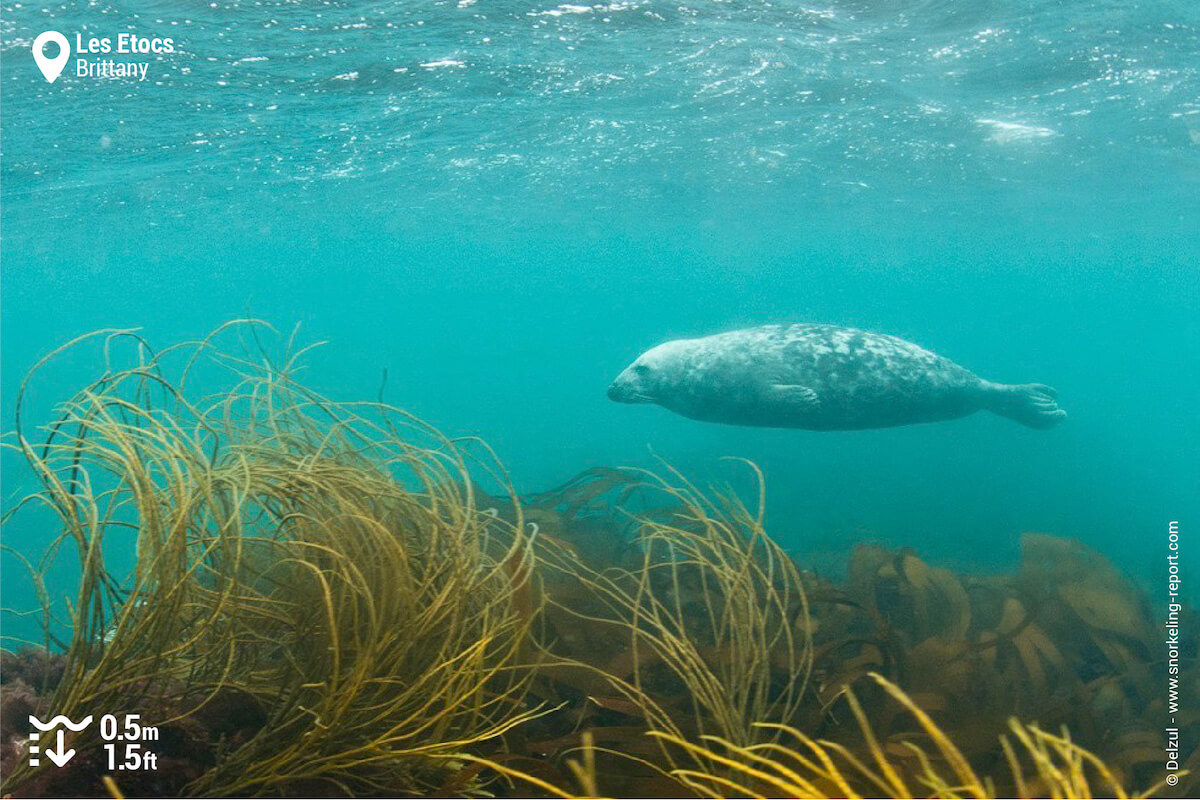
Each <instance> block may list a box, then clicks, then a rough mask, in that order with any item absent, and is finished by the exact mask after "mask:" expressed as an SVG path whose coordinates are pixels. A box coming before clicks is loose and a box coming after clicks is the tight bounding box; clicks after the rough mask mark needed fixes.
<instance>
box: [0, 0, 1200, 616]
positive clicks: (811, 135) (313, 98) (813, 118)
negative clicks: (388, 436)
mask: <svg viewBox="0 0 1200 800" xmlns="http://www.w3.org/2000/svg"><path fill="white" fill-rule="evenodd" d="M0 9H2V16H0V126H2V127H0V146H2V155H0V201H2V210H0V215H2V216H0V237H2V245H0V246H2V263H0V270H2V271H0V419H2V420H3V424H2V427H3V429H4V430H9V429H11V428H12V420H13V413H14V402H15V396H16V392H17V388H18V386H19V384H20V381H21V379H22V376H23V375H24V374H25V373H26V371H27V370H29V368H30V367H31V366H32V365H33V364H34V363H35V362H36V361H37V359H38V358H39V357H41V356H42V355H44V354H46V353H47V352H49V351H50V350H52V349H53V348H55V347H56V346H57V345H59V344H61V343H63V342H64V341H66V340H68V339H70V338H72V337H74V336H77V335H79V334H82V333H85V332H87V331H90V330H93V329H96V328H102V327H140V328H142V329H143V332H144V335H145V336H146V337H148V338H149V339H150V340H151V341H152V342H154V343H156V344H157V345H158V346H163V345H167V344H171V343H175V342H178V341H182V340H186V339H192V338H195V337H198V336H201V335H203V334H204V333H206V332H207V331H209V330H211V329H212V328H214V327H216V326H217V325H219V324H221V323H222V322H225V321H227V320H229V319H232V318H235V317H239V316H245V315H251V316H255V317H258V318H261V319H264V320H267V321H269V322H271V323H272V324H273V325H275V326H276V327H277V328H279V329H280V330H281V331H283V332H285V333H286V332H288V331H290V330H291V328H292V327H293V326H294V325H295V324H296V323H300V324H301V332H300V337H301V339H302V340H303V341H322V340H323V341H327V342H328V344H326V345H324V346H323V347H321V348H319V349H318V350H316V351H314V352H313V353H312V354H311V356H310V357H309V359H308V363H309V369H308V371H307V372H306V373H305V376H304V377H305V380H307V381H308V382H309V383H310V384H311V385H312V386H314V387H315V388H317V389H318V390H320V391H322V392H324V393H326V394H328V395H329V396H331V397H333V398H335V399H342V400H363V399H366V400H370V399H374V398H375V397H376V396H377V394H378V392H379V389H380V385H381V382H382V375H383V373H384V370H386V371H387V375H388V379H387V386H386V398H387V400H388V401H390V402H392V403H395V404H397V405H400V406H402V407H404V408H406V409H409V410H410V411H412V412H414V413H416V414H417V415H419V416H421V417H423V418H425V419H426V420H428V421H430V422H431V423H433V424H435V425H437V426H439V427H440V428H442V429H443V430H445V431H446V432H447V433H449V434H453V435H468V434H469V435H476V436H480V437H483V438H484V439H485V440H486V441H488V442H489V443H490V444H491V445H492V446H493V447H494V448H495V450H496V451H497V453H498V454H499V456H500V458H501V459H502V460H503V461H504V463H505V464H506V465H507V467H508V468H509V470H510V472H511V473H512V476H513V478H514V480H515V482H516V485H517V487H518V489H519V490H520V491H523V492H534V491H539V490H543V489H547V488H549V487H551V486H554V485H557V484H559V483H562V482H563V481H565V480H567V479H568V478H570V477H571V476H572V475H574V474H575V473H577V472H578V471H580V470H583V469H586V468H588V467H593V466H599V465H614V466H620V465H640V466H652V465H654V464H655V463H656V461H655V459H656V458H662V459H665V460H667V461H668V462H670V463H671V464H673V465H675V466H676V467H678V468H679V469H680V470H682V471H683V472H684V473H686V474H688V475H689V476H694V477H696V478H697V479H698V480H701V481H703V480H709V479H714V480H716V479H727V478H729V479H732V480H735V481H739V480H741V478H738V477H737V476H736V472H737V469H738V468H737V467H736V466H735V465H733V464H731V463H730V462H728V461H723V460H722V458H723V457H725V456H739V457H743V458H748V459H751V460H753V461H754V462H756V463H757V464H759V465H760V466H761V467H762V469H763V470H764V472H765V474H766V479H767V508H768V527H769V529H770V530H771V531H772V533H773V534H774V535H775V537H776V538H777V539H779V540H780V541H781V542H782V543H783V544H784V545H785V546H786V547H788V548H789V549H792V550H794V551H795V552H796V553H797V554H799V555H800V557H801V559H802V563H806V564H808V565H811V566H813V567H815V568H817V569H820V570H822V571H824V572H828V573H830V574H836V573H837V571H838V570H840V569H844V563H845V557H846V554H847V553H848V552H849V550H850V548H851V547H852V546H853V545H854V543H856V542H860V541H870V542H875V543H880V544H886V545H888V546H894V547H912V548H915V549H916V550H917V551H918V552H919V553H920V554H921V555H922V557H924V558H926V559H928V560H930V561H931V562H934V563H937V564H943V565H948V566H952V567H955V568H958V569H966V570H970V571H975V572H988V571H1003V570H1010V569H1012V568H1013V567H1014V565H1015V563H1016V560H1017V558H1018V543H1019V537H1020V534H1021V533H1022V532H1024V531H1041V532H1048V533H1054V534H1058V535H1063V536H1071V537H1075V538H1077V539H1079V540H1081V541H1083V542H1085V543H1087V544H1088V545H1090V546H1092V547H1095V548H1097V549H1099V550H1101V551H1102V552H1104V553H1106V554H1108V555H1109V556H1110V557H1112V558H1113V559H1114V560H1115V561H1116V562H1117V563H1118V564H1119V565H1120V566H1121V567H1122V569H1124V570H1126V571H1127V572H1128V573H1129V574H1131V575H1133V576H1134V577H1135V578H1136V579H1137V580H1138V581H1140V582H1142V583H1143V585H1145V586H1146V587H1147V588H1148V589H1149V590H1150V591H1151V592H1153V593H1160V590H1161V588H1162V587H1163V586H1164V585H1165V568H1166V559H1165V557H1166V554H1167V550H1166V526H1167V523H1168V521H1170V520H1179V521H1180V522H1181V525H1182V526H1183V528H1182V530H1183V531H1184V536H1185V549H1186V548H1190V547H1192V546H1193V545H1191V544H1190V540H1189V539H1188V531H1190V530H1192V529H1194V528H1195V526H1196V523H1197V521H1198V520H1200V459H1198V458H1197V453H1198V452H1200V424H1198V423H1197V411H1198V409H1197V397H1198V396H1200V369H1198V366H1200V358H1198V357H1197V351H1198V350H1200V313H1198V311H1200V4H1197V3H1195V2H1192V0H1161V1H1160V2H1141V3H1131V2H1117V1H1116V0H1015V1H1014V2H999V1H998V0H997V1H996V2H991V1H989V0H962V1H959V0H911V1H908V2H891V1H889V0H871V1H866V0H862V1H854V0H851V1H847V2H820V1H818V2H765V1H764V2H752V1H751V0H737V1H736V2H735V1H729V2H679V1H678V0H674V1H673V2H660V1H659V0H629V1H628V2H612V3H598V4H589V3H582V2H580V3H570V4H558V3H555V2H552V0H547V1H545V2H539V1H538V0H520V1H519V2H518V1H516V0H449V1H448V2H446V1H442V2H377V1H376V2H299V1H296V2H276V1H275V0H259V2H241V3H227V2H213V3H191V2H187V3H185V2H180V1H179V0H158V1H156V2H150V0H128V1H127V2H89V3H76V2H64V3H59V4H50V5H42V4H39V3H33V2H25V1H24V0H22V2H11V0H5V1H4V2H3V4H2V5H0ZM51 29H52V30H57V31H60V32H61V33H63V34H64V35H65V36H66V37H67V38H68V39H69V41H70V42H71V43H72V44H74V43H75V42H76V35H77V34H78V35H80V36H81V37H82V40H83V41H87V40H88V39H90V38H93V37H96V38H102V37H111V38H113V39H114V40H115V39H116V37H117V36H118V35H119V34H121V33H133V34H136V35H139V36H143V37H148V38H149V37H159V38H167V37H169V38H171V39H172V40H173V43H174V48H175V50H174V52H171V53H163V54H157V55H156V54H149V55H145V56H141V55H112V56H108V57H109V58H113V59H114V60H117V61H126V62H132V61H147V62H148V69H147V79H146V80H145V81H136V80H129V79H120V78H111V79H97V78H88V77H79V76H78V74H77V73H76V71H75V64H74V62H72V63H70V64H68V65H67V68H66V70H65V71H64V73H63V74H62V76H61V77H60V78H59V79H58V80H56V81H55V82H54V83H48V82H47V81H46V80H44V79H43V76H42V74H41V72H40V71H39V69H38V67H37V65H36V64H35V62H34V59H33V57H32V55H31V50H30V48H31V44H32V42H33V40H34V38H35V37H36V36H37V35H38V34H39V33H41V32H42V31H44V30H51ZM94 58H99V57H98V56H96V57H94ZM789 321H811V322H829V323H836V324H842V325H852V326H858V327H863V328H867V329H871V330H876V331H881V332H886V333H892V334H896V335H899V336H902V337H904V338H907V339H910V340H912V341H915V342H917V343H919V344H921V345H923V346H925V347H928V348H930V349H932V350H935V351H936V352H939V353H941V354H943V355H945V356H947V357H949V358H952V359H954V360H955V361H957V362H958V363H960V364H962V365H964V366H966V367H967V368H969V369H971V370H973V371H975V372H976V373H978V374H980V375H982V376H985V377H987V378H989V379H992V380H996V381H1002V382H1016V383H1020V382H1034V381H1036V382H1042V383H1047V384H1051V385H1053V386H1054V387H1056V388H1057V389H1058V390H1059V393H1060V394H1059V401H1060V403H1061V404H1062V406H1063V407H1064V408H1065V409H1066V410H1067V411H1068V413H1069V415H1070V416H1069V418H1068V420H1067V421H1066V422H1065V423H1064V424H1063V425H1061V426H1060V427H1058V428H1056V429H1054V430H1050V431H1038V430H1030V429H1026V428H1023V427H1021V426H1019V425H1016V424H1014V423H1012V422H1010V421H1008V420H1004V419H1001V418H999V417H996V416H993V415H990V414H978V415H975V416H972V417H968V418H966V419H962V420H958V421H954V422H947V423H940V424H935V425H920V426H913V427H907V428H897V429H891V430H876V431H859V432H851V433H814V432H806V431H794V430H766V429H752V428H736V427H726V426H719V425H710V424H703V423H699V422H694V421H691V420H688V419H684V418H682V417H679V416H675V415H673V414H671V413H670V412H668V411H666V410H664V409H661V408H657V407H652V406H627V405H620V404H616V403H613V402H610V401H609V400H608V399H606V397H605V389H606V388H607V386H608V383H609V382H610V381H611V379H612V378H613V377H614V376H615V375H616V374H617V373H618V372H619V371H620V370H621V369H622V368H623V367H625V366H626V365H627V364H628V363H629V362H630V361H631V360H632V359H633V358H634V357H636V356H637V355H638V354H639V353H640V352H642V351H643V350H645V349H647V348H648V347H650V346H652V345H654V344H657V343H659V342H661V341H664V340H666V339H669V338H674V337H681V336H695V335H703V334H708V333H714V332H719V331H723V330H729V329H733V328H737V327H742V326H748V325H757V324H764V323H772V322H789ZM100 369H101V365H100V364H99V363H98V361H97V359H96V353H95V351H94V350H92V351H89V353H88V354H87V355H86V357H85V355H84V354H80V355H78V356H69V357H66V358H64V359H61V360H59V361H57V362H56V363H55V364H54V366H53V368H52V369H50V370H48V371H47V372H45V373H44V374H42V375H41V376H40V377H39V378H38V380H37V381H35V383H34V384H32V385H31V387H30V391H29V395H28V397H27V407H26V412H25V413H26V414H27V415H28V416H27V420H29V421H30V422H29V424H33V422H36V421H44V420H46V419H48V418H49V414H50V411H51V409H52V407H53V405H54V404H55V403H57V402H61V401H62V400H65V399H66V398H67V397H69V396H70V395H71V393H72V392H74V391H75V390H77V389H79V388H81V387H82V386H84V385H85V384H86V383H87V382H88V381H89V380H91V379H92V378H94V377H95V376H96V375H97V374H98V373H99V371H100ZM0 468H2V470H3V473H2V476H3V498H4V503H5V506H6V507H11V505H12V504H13V502H14V501H15V500H16V498H18V497H20V496H21V495H22V494H24V493H25V492H28V491H30V490H31V489H32V488H34V486H33V483H32V480H31V476H30V474H29V473H28V472H27V471H25V470H24V469H23V468H22V460H21V459H20V457H19V456H17V455H16V454H14V453H12V452H5V453H4V454H3V456H0ZM731 473H733V477H732V478H730V476H731ZM743 477H744V476H743ZM743 483H744V481H743ZM56 532H57V531H56V529H55V528H54V526H53V524H51V523H50V522H47V523H46V524H36V523H34V522H32V521H28V522H24V523H22V525H20V526H17V525H13V526H9V527H7V528H6V530H5V532H4V544H5V545H8V546H10V547H12V548H15V549H17V550H18V551H20V552H23V553H26V554H30V555H32V554H36V553H37V552H39V551H40V549H41V548H42V547H43V546H44V545H45V543H46V542H47V541H49V539H50V538H51V537H52V536H53V535H54V534H55V533H56ZM1194 546H1195V547H1197V548H1200V544H1196V545H1194ZM1188 558H1189V554H1188V553H1186V552H1185V553H1184V559H1185V564H1186V563H1187V560H1188ZM1192 558H1195V557H1194V556H1192ZM1190 563H1191V564H1200V560H1192V561H1191V562H1190ZM20 573H21V570H20V569H19V567H18V566H17V565H16V564H15V562H14V561H13V560H12V559H11V558H6V560H5V561H4V590H3V598H2V599H3V602H2V603H0V605H3V606H4V607H6V608H15V607H22V606H28V605H29V604H30V603H32V600H33V598H32V595H31V589H30V585H29V582H28V581H27V580H26V579H25V578H24V577H23V576H22V575H21V574H20ZM1194 574H1195V576H1196V577H1194V578H1191V580H1192V581H1194V582H1195V585H1200V570H1198V571H1195V572H1194ZM1185 575H1186V572H1185ZM56 581H61V582H62V586H63V587H65V586H66V584H67V583H68V582H69V574H68V572H62V573H59V572H52V573H51V575H50V588H51V590H52V592H53V591H54V590H55V589H58V588H60V587H59V586H58V584H57V583H56ZM5 624H6V634H7V635H19V634H22V633H23V632H25V631H26V629H27V626H28V625H29V624H31V623H30V622H29V620H28V619H27V618H15V619H14V618H8V619H6V623H5ZM30 635H31V636H32V634H30Z"/></svg>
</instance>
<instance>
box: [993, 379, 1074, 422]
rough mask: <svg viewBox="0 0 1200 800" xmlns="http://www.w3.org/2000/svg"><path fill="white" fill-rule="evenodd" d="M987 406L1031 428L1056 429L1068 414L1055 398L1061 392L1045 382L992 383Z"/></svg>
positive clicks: (996, 412)
mask: <svg viewBox="0 0 1200 800" xmlns="http://www.w3.org/2000/svg"><path fill="white" fill-rule="evenodd" d="M985 388H986V390H987V392H988V400H987V406H986V407H987V409H988V410H989V411H991V412H992V413H993V414H999V415H1000V416H1002V417H1008V418H1009V419H1013V420H1016V421H1017V422H1019V423H1021V424H1022V425H1027V426H1028V427H1030V428H1053V427H1054V426H1055V425H1057V424H1058V423H1060V422H1062V421H1063V420H1064V419H1066V417H1067V412H1065V411H1063V410H1062V409H1061V408H1059V407H1058V403H1056V402H1054V398H1055V397H1057V396H1058V392H1057V391H1055V390H1054V389H1052V388H1051V387H1049V386H1046V385H1044V384H1041V383H1022V384H1017V385H1012V386H1010V385H1006V384H1003V383H988V384H987V385H986V387H985Z"/></svg>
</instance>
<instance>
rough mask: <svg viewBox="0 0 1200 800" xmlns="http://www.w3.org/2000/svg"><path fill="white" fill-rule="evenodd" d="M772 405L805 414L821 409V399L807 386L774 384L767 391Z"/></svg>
mask: <svg viewBox="0 0 1200 800" xmlns="http://www.w3.org/2000/svg"><path fill="white" fill-rule="evenodd" d="M766 399H767V400H768V401H769V402H770V403H772V404H778V405H780V406H784V407H787V408H794V409H797V410H801V411H805V412H813V411H817V410H819V409H820V408H821V398H819V397H817V393H816V392H814V391H813V390H812V389H810V388H808V387H807V386H800V385H798V384H795V383H773V384H771V385H770V387H768V389H767V398H766Z"/></svg>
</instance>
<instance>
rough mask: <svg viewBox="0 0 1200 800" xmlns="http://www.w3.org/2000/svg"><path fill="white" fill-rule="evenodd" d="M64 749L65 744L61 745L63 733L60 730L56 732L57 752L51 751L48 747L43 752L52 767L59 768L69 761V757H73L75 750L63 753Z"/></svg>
mask: <svg viewBox="0 0 1200 800" xmlns="http://www.w3.org/2000/svg"><path fill="white" fill-rule="evenodd" d="M64 747H66V744H64V743H63V732H62V729H61V728H60V729H59V731H58V750H57V751H54V750H51V749H50V748H49V747H47V748H46V750H45V753H46V758H48V759H50V760H51V761H53V762H54V766H56V767H61V766H62V765H63V764H65V763H67V762H68V761H70V760H71V757H72V756H74V755H75V748H71V749H70V750H67V751H66V752H64V751H63V748H64Z"/></svg>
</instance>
